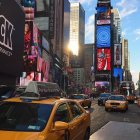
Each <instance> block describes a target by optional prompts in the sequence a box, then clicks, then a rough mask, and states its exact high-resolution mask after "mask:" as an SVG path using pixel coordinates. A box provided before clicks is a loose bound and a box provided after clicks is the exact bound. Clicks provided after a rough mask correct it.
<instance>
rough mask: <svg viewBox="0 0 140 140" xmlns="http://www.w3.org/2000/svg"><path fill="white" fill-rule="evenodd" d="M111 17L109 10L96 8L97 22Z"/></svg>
mask: <svg viewBox="0 0 140 140" xmlns="http://www.w3.org/2000/svg"><path fill="white" fill-rule="evenodd" d="M110 17H111V9H110V8H108V7H97V20H106V19H110Z"/></svg>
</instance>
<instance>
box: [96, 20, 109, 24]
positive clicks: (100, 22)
mask: <svg viewBox="0 0 140 140" xmlns="http://www.w3.org/2000/svg"><path fill="white" fill-rule="evenodd" d="M110 23H111V20H110V19H107V20H97V25H106V24H110Z"/></svg>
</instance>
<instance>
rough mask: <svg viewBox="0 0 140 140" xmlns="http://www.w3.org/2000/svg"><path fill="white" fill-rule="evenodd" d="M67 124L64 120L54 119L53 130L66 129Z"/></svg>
mask: <svg viewBox="0 0 140 140" xmlns="http://www.w3.org/2000/svg"><path fill="white" fill-rule="evenodd" d="M68 127H69V125H68V123H66V122H62V121H56V122H54V128H53V130H54V131H60V130H66V129H68Z"/></svg>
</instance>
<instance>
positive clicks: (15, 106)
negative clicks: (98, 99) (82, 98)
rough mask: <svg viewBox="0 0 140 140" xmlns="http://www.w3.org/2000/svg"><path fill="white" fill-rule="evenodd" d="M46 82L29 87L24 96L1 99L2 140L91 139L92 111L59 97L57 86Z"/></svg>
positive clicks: (0, 124) (0, 135)
mask: <svg viewBox="0 0 140 140" xmlns="http://www.w3.org/2000/svg"><path fill="white" fill-rule="evenodd" d="M44 85H45V84H44V83H43V84H42V86H40V84H38V85H36V88H35V89H37V90H35V89H33V88H32V91H31V89H30V88H28V90H27V88H26V90H25V92H24V94H22V96H21V97H15V98H10V99H7V100H4V101H2V103H1V104H0V111H1V113H0V137H1V138H2V139H3V140H27V139H31V140H64V139H65V140H73V139H75V140H78V139H80V140H89V137H90V113H89V112H87V111H86V110H85V109H84V108H83V107H81V106H80V105H79V104H78V103H77V102H75V101H73V100H70V99H64V98H63V99H61V98H56V96H55V94H54V92H55V91H56V89H53V88H51V87H50V89H49V87H46V86H44ZM29 89H30V90H29ZM29 91H30V92H29ZM26 92H27V93H26ZM51 93H52V97H51ZM47 95H48V96H47Z"/></svg>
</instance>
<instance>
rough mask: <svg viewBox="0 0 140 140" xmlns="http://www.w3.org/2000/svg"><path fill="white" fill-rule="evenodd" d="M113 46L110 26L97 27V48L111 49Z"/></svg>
mask: <svg viewBox="0 0 140 140" xmlns="http://www.w3.org/2000/svg"><path fill="white" fill-rule="evenodd" d="M110 44H111V29H110V26H108V25H104V26H97V33H96V46H97V48H102V47H106V48H107V47H110Z"/></svg>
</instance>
